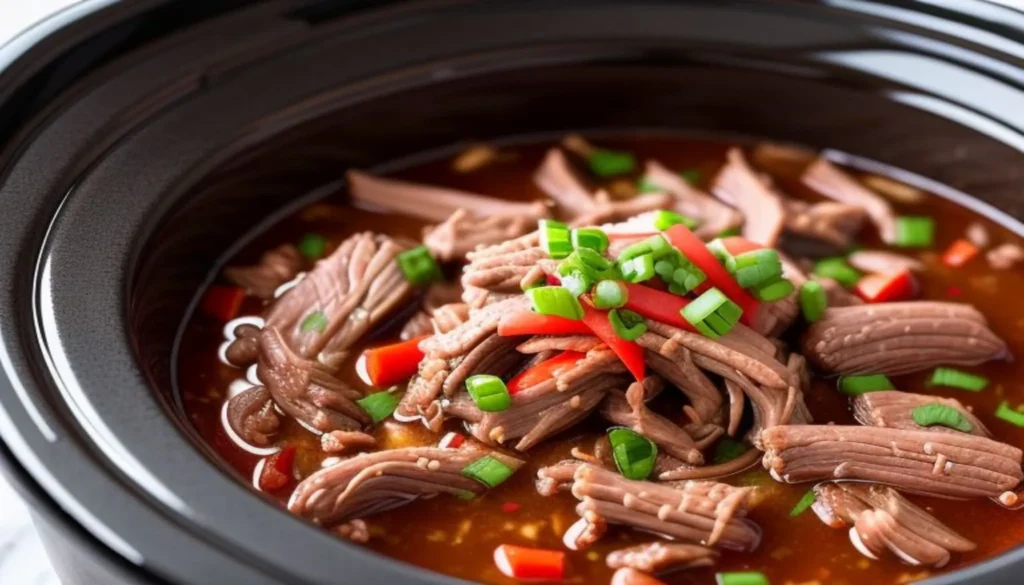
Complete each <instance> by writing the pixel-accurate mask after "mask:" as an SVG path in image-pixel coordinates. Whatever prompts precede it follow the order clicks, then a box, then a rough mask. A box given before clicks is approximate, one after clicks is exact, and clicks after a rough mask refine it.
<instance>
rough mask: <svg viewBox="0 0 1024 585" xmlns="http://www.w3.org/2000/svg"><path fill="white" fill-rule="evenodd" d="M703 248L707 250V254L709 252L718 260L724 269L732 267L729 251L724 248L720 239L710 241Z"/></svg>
mask: <svg viewBox="0 0 1024 585" xmlns="http://www.w3.org/2000/svg"><path fill="white" fill-rule="evenodd" d="M705 247H706V248H707V249H708V252H711V255H712V256H714V257H715V259H717V260H718V262H719V264H721V265H722V266H725V267H726V269H729V267H730V266H733V262H734V260H733V257H732V254H730V253H729V250H727V249H726V248H725V242H723V241H722V238H721V237H718V238H715V239H713V240H711V241H710V242H708V243H707V246H705Z"/></svg>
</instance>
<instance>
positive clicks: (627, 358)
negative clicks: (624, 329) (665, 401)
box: [580, 299, 646, 381]
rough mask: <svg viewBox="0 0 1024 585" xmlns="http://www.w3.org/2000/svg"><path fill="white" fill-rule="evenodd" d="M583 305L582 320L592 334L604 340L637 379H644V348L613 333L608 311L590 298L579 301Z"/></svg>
mask: <svg viewBox="0 0 1024 585" xmlns="http://www.w3.org/2000/svg"><path fill="white" fill-rule="evenodd" d="M580 305H582V306H583V322H584V323H586V324H587V327H590V330H591V331H593V332H594V335H596V336H597V337H598V339H600V340H601V341H603V342H605V343H606V344H607V345H608V347H610V348H611V350H612V351H614V352H615V355H617V356H619V359H620V360H622V363H623V365H625V366H626V369H627V370H629V373H631V374H633V377H634V378H636V379H637V380H638V381H640V380H643V379H644V371H645V370H646V364H645V363H644V348H642V347H640V345H639V344H637V343H636V342H635V341H626V340H625V339H623V338H621V337H619V336H618V335H617V334H616V333H615V329H614V328H613V327H612V323H611V321H609V320H608V312H607V311H601V310H599V309H596V308H594V307H593V306H592V305H591V304H590V299H584V300H583V301H582V302H580Z"/></svg>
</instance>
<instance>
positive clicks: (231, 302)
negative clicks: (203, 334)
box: [199, 284, 245, 323]
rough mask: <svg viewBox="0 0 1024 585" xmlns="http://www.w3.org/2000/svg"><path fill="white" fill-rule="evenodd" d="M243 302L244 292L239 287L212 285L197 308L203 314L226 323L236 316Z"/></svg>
mask: <svg viewBox="0 0 1024 585" xmlns="http://www.w3.org/2000/svg"><path fill="white" fill-rule="evenodd" d="M244 300H245V291H244V290H242V288H241V287H237V286H228V285H224V284H213V285H210V288H209V289H208V290H207V291H206V294H205V295H203V301H202V303H200V305H199V307H200V308H201V309H202V311H203V313H206V314H207V315H209V316H210V317H213V318H214V319H217V320H218V321H224V322H225V323H226V322H228V321H230V320H232V319H234V318H235V317H237V316H238V311H239V310H240V309H241V308H242V301H244Z"/></svg>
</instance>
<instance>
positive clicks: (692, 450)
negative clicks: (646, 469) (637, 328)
mask: <svg viewBox="0 0 1024 585" xmlns="http://www.w3.org/2000/svg"><path fill="white" fill-rule="evenodd" d="M645 396H646V390H645V388H644V383H643V382H634V383H633V384H631V385H630V386H629V389H628V390H627V391H626V394H625V396H623V395H622V394H621V393H619V392H611V393H609V394H608V396H607V397H606V398H605V400H604V404H603V405H602V406H601V416H603V417H604V418H605V419H607V420H608V421H610V422H612V423H615V424H616V425H620V426H624V427H628V428H631V429H633V430H634V431H636V432H638V433H640V434H641V435H643V436H645V437H647V438H648V439H650V440H652V441H654V442H655V444H657V445H658V447H659V448H660V449H662V450H664V451H665V452H666V453H668V454H669V455H672V456H673V457H675V458H676V459H679V460H680V461H682V462H684V463H688V464H690V465H700V464H702V463H703V462H704V456H703V455H702V454H701V452H700V450H699V449H698V448H697V445H696V443H694V441H693V438H692V437H690V435H689V434H687V432H686V431H685V430H683V428H682V427H680V426H679V425H677V424H675V423H673V422H672V421H670V420H669V419H667V418H665V417H663V416H661V415H660V414H658V413H656V412H653V411H652V410H650V409H649V408H647V404H646V403H645V402H644V400H645Z"/></svg>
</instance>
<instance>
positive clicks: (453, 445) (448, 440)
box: [437, 431, 466, 449]
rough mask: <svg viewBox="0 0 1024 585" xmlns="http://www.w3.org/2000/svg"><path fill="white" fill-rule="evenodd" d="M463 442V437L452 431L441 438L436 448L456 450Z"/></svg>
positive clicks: (464, 439)
mask: <svg viewBox="0 0 1024 585" xmlns="http://www.w3.org/2000/svg"><path fill="white" fill-rule="evenodd" d="M465 442H466V437H465V436H463V435H462V434H461V433H456V432H454V431H452V432H450V433H448V434H447V435H445V436H443V437H441V442H439V443H438V444H437V446H438V447H440V448H442V449H458V448H459V447H461V446H462V444H463V443H465Z"/></svg>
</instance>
